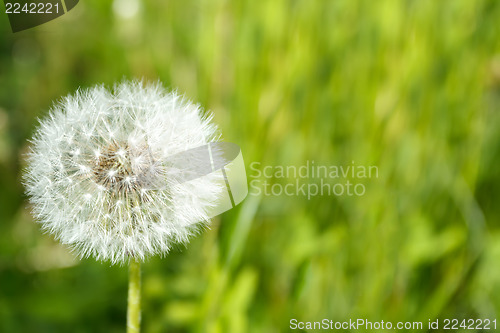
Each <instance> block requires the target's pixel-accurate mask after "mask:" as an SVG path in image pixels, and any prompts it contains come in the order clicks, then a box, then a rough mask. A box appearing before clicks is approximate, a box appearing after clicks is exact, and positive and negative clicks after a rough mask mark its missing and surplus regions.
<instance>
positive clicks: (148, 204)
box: [24, 82, 223, 263]
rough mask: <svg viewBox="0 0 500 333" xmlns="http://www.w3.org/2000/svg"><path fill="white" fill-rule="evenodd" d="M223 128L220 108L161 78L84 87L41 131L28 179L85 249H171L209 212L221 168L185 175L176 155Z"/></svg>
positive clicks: (118, 258)
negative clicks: (210, 108)
mask: <svg viewBox="0 0 500 333" xmlns="http://www.w3.org/2000/svg"><path fill="white" fill-rule="evenodd" d="M218 138H219V136H218V131H217V128H216V126H215V125H213V124H212V123H211V116H210V115H206V114H204V113H203V112H202V110H201V109H200V108H199V107H198V106H197V105H195V104H192V103H191V102H189V101H187V100H185V99H183V98H182V97H181V96H179V95H178V94H176V93H175V92H168V91H166V90H165V89H164V88H162V86H161V85H160V84H143V83H141V82H124V83H121V84H119V85H116V86H115V87H114V88H113V89H112V90H111V91H108V90H107V89H105V88H104V87H103V86H98V87H94V88H91V89H88V90H78V91H77V92H76V93H75V94H73V95H70V96H68V97H66V98H64V99H63V100H62V101H61V102H59V103H57V104H55V105H54V106H53V108H52V110H51V112H50V115H49V116H48V117H46V118H45V119H44V120H42V121H41V122H40V126H39V128H38V130H37V132H36V134H35V136H34V138H33V140H32V145H31V149H30V153H29V156H28V167H27V169H26V172H25V175H24V179H25V185H26V191H27V194H28V196H29V197H30V202H31V204H32V207H33V214H34V216H35V218H36V219H37V220H38V221H39V222H40V223H41V225H42V227H43V229H44V230H46V231H48V232H50V233H52V234H54V235H55V237H56V238H57V239H59V240H60V241H61V242H62V243H64V244H67V245H69V246H70V247H71V248H72V249H73V250H74V251H75V252H76V253H77V254H78V255H79V256H80V257H89V256H92V257H95V258H96V259H98V260H109V261H111V262H112V263H122V262H126V261H128V260H129V257H130V256H133V257H134V258H136V259H139V260H143V259H144V258H146V257H148V256H151V255H156V254H165V253H167V252H168V251H169V249H170V247H171V246H172V244H173V243H176V242H185V241H187V240H188V239H189V237H190V236H191V235H192V234H193V233H196V232H197V231H198V230H199V229H200V227H202V226H203V225H205V224H206V223H208V222H209V217H208V215H207V213H206V211H207V208H208V207H210V206H211V205H213V204H214V202H215V199H216V198H217V197H219V196H220V194H221V193H222V191H223V188H222V186H221V179H219V178H220V177H221V176H220V175H219V174H217V173H212V174H209V175H207V176H205V177H201V178H198V179H194V180H190V181H188V182H184V183H179V182H177V181H176V179H177V178H176V177H171V176H170V175H172V174H173V173H174V172H177V170H172V169H171V168H170V167H169V162H168V157H169V156H171V155H174V154H176V153H180V152H183V151H186V150H189V149H192V148H195V147H199V146H201V145H204V144H207V143H209V142H212V141H217V140H218Z"/></svg>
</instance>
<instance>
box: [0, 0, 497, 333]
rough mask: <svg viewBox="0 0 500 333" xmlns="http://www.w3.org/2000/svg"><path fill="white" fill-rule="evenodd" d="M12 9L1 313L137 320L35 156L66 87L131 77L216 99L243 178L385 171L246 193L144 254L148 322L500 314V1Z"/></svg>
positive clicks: (1, 207) (46, 322)
mask: <svg viewBox="0 0 500 333" xmlns="http://www.w3.org/2000/svg"><path fill="white" fill-rule="evenodd" d="M134 4H138V11H137V14H136V15H134V16H132V17H129V18H127V17H123V16H120V13H121V10H120V9H123V8H126V6H129V7H127V8H130V9H133V8H134ZM2 12H3V9H2ZM0 16H1V18H0V29H1V33H0V88H1V89H0V331H1V332H123V331H124V326H125V316H126V292H127V269H126V267H117V266H110V265H109V264H102V263H98V262H95V261H94V260H93V259H87V260H82V261H79V260H75V259H74V258H73V256H72V255H71V254H70V253H69V251H68V250H67V248H65V247H64V246H62V245H60V244H58V243H56V242H55V241H54V240H53V238H52V237H51V236H50V235H46V234H42V232H41V231H40V229H39V226H38V225H37V224H36V223H34V222H33V220H32V218H31V217H30V214H29V210H28V206H27V203H26V198H25V197H24V195H23V188H22V186H21V185H20V174H21V170H22V167H23V165H24V162H23V153H25V152H26V149H27V139H28V138H29V137H30V136H31V135H32V133H33V131H34V129H35V127H36V118H37V117H41V116H43V115H45V114H46V112H47V110H48V108H49V107H50V105H51V103H52V101H53V100H57V99H58V98H59V97H61V96H64V95H66V94H68V93H72V92H74V91H75V90H76V89H77V88H78V87H89V86H92V85H94V84H97V83H104V84H107V85H112V84H113V83H114V82H116V81H118V80H121V79H126V78H144V79H146V80H153V81H154V80H161V81H162V82H163V83H164V84H165V86H168V87H173V88H177V89H178V90H179V91H180V92H182V93H185V95H186V97H188V98H190V99H192V100H194V101H197V102H199V103H200V104H201V105H202V106H203V107H204V108H205V109H210V110H212V111H213V112H214V114H215V121H216V122H217V123H218V125H219V126H220V129H221V130H222V132H223V137H224V139H225V140H227V141H230V142H235V143H238V144H239V145H240V146H241V148H242V151H243V156H244V158H245V162H246V165H247V172H248V175H249V177H250V176H252V175H253V174H254V173H253V172H252V170H251V169H250V168H249V166H250V163H252V162H260V166H261V167H264V166H268V165H285V166H286V165H297V166H299V165H303V164H304V163H306V161H307V160H309V161H312V160H314V161H315V163H316V164H322V165H349V164H351V163H352V161H354V162H355V163H356V164H357V165H375V166H377V167H378V169H379V177H378V178H372V179H366V180H362V183H363V184H364V185H365V186H366V193H365V194H364V195H363V196H361V197H356V196H353V197H349V196H325V195H323V196H315V197H313V198H311V199H310V200H307V198H304V197H303V196H285V195H281V196H263V195H261V196H256V195H251V196H249V197H248V198H247V199H246V200H245V201H244V202H243V203H242V204H241V205H240V206H238V207H237V208H236V209H233V210H232V211H230V212H227V213H225V214H223V215H222V216H220V217H217V218H215V219H214V221H213V224H212V227H211V228H210V230H207V231H205V232H203V233H202V234H200V235H199V236H197V237H195V238H194V239H193V240H192V241H191V243H190V244H189V245H188V246H182V245H181V246H177V247H176V248H175V249H174V250H173V251H172V252H171V253H170V254H169V255H168V256H167V257H166V258H152V259H150V260H149V261H148V262H147V263H145V264H144V265H143V268H144V270H143V283H144V284H143V317H142V319H143V329H144V332H231V333H238V332H242V333H244V332H286V331H289V321H290V319H292V318H297V319H298V320H321V319H323V318H329V319H332V320H336V321H344V320H349V319H350V318H351V319H356V318H366V319H368V320H372V321H380V320H384V321H393V322H396V321H407V320H409V321H424V323H427V320H428V319H436V318H439V319H441V320H442V319H444V318H457V319H463V318H467V319H468V318H474V319H475V318H490V319H495V318H497V319H498V320H500V318H498V317H497V315H498V313H499V312H500V209H499V206H500V203H499V202H498V201H499V194H500V193H499V192H500V191H499V186H500V172H499V165H500V109H499V105H500V104H499V103H500V2H498V1H494V0H492V1H483V0H481V1H479V0H478V1H466V0H455V1H451V0H450V1H433V0H423V1H410V0H406V1H396V0H394V1H392V0H381V1H348V0H331V1H327V0H324V1H321V0H318V1H312V0H309V1H302V0H289V1H284V0H273V1H248V0H245V1H228V0H225V1H224V0H196V1H195V0H183V1H173V0H171V1H139V2H136V1H133V0H121V1H119V0H115V1H114V2H111V1H102V0H86V1H81V2H80V4H78V5H77V6H76V7H75V8H74V9H73V10H72V11H71V12H69V13H68V14H66V15H65V16H63V17H61V18H59V19H57V20H55V21H53V22H50V23H47V24H45V25H43V26H40V27H37V28H34V29H31V30H27V31H24V32H20V33H16V34H13V33H11V31H10V27H9V25H8V21H7V17H6V15H5V14H4V13H1V14H0ZM287 181H289V180H286V179H273V180H271V182H272V183H278V184H279V183H286V182H287ZM290 181H293V180H290ZM314 181H316V180H311V182H314ZM498 324H499V325H500V322H499V323H498Z"/></svg>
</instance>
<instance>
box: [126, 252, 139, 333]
mask: <svg viewBox="0 0 500 333" xmlns="http://www.w3.org/2000/svg"><path fill="white" fill-rule="evenodd" d="M128 276H129V281H128V309H127V333H139V332H140V330H141V263H140V262H139V261H137V260H136V259H133V258H132V259H131V260H130V266H129V270H128Z"/></svg>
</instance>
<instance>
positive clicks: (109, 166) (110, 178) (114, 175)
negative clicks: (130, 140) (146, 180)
mask: <svg viewBox="0 0 500 333" xmlns="http://www.w3.org/2000/svg"><path fill="white" fill-rule="evenodd" d="M130 153H131V152H130V147H129V146H128V145H123V146H120V145H118V144H116V143H113V144H112V145H110V146H108V147H106V148H105V149H103V151H102V152H101V153H100V154H99V156H97V158H96V163H95V167H94V168H93V174H94V176H95V179H96V182H97V183H98V184H99V185H102V186H104V187H105V188H106V189H108V190H115V191H120V192H122V191H130V190H134V189H137V188H138V187H139V186H140V184H139V183H138V182H137V179H138V177H137V176H136V175H135V174H134V169H133V166H132V161H131V158H130Z"/></svg>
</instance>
